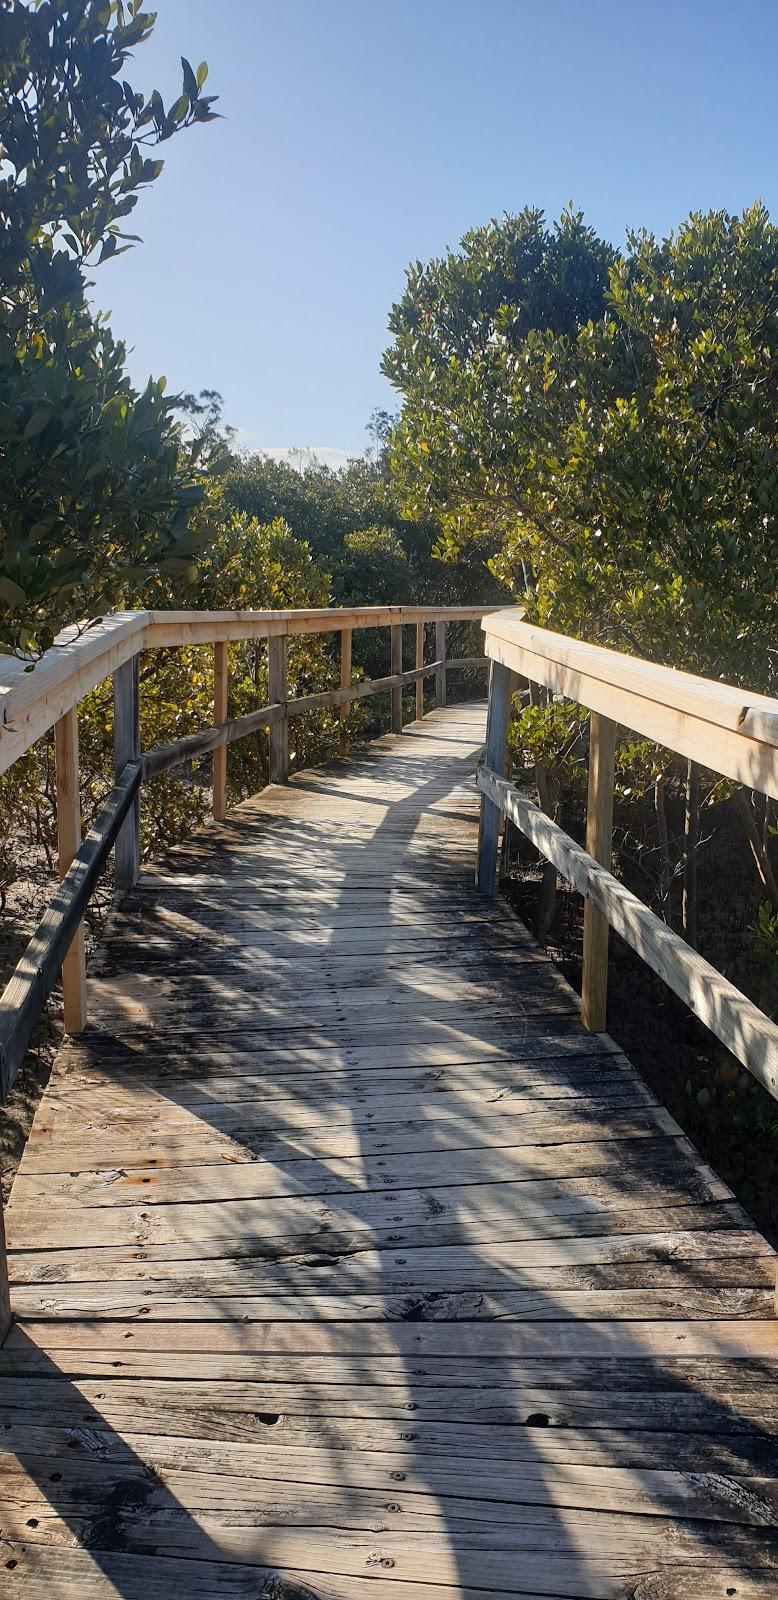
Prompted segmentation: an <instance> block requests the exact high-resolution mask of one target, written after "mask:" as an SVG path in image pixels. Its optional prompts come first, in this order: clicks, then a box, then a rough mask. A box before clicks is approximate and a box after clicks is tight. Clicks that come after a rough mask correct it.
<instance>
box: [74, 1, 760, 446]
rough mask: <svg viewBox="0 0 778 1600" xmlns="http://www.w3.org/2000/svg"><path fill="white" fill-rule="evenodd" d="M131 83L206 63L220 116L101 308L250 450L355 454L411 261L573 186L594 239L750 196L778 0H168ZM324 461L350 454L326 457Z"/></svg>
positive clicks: (112, 275)
mask: <svg viewBox="0 0 778 1600" xmlns="http://www.w3.org/2000/svg"><path fill="white" fill-rule="evenodd" d="M157 10H158V23H157V26H156V29H155V32H154V36H153V38H152V40H151V41H150V42H149V43H148V44H146V45H144V46H142V47H141V48H140V49H139V50H138V52H137V56H136V60H135V63H134V68H133V71H132V73H131V74H130V76H131V78H132V81H133V83H134V84H135V85H136V87H138V88H143V89H146V90H150V89H151V88H153V87H158V88H159V89H160V90H161V91H162V93H163V95H164V97H165V99H166V101H168V100H169V99H170V98H172V97H173V96H174V95H177V94H178V93H179V92H180V66H179V58H180V56H181V55H182V54H183V55H186V56H188V58H189V59H190V60H191V61H192V63H193V64H194V65H195V66H196V65H197V63H198V62H199V61H201V60H202V59H203V58H206V59H207V61H208V63H209V67H210V77H209V89H210V90H211V92H213V93H218V94H219V96H220V103H219V107H218V109H220V110H221V111H222V112H223V113H224V117H225V120H224V121H223V122H215V123H212V124H210V125H208V126H207V127H204V128H196V129H192V130H191V132H188V133H184V134H181V135H180V136H179V137H178V138H176V139H175V140H173V141H171V143H170V144H168V145H165V146H163V147H162V150H161V151H160V154H164V155H165V157H166V166H165V171H164V173H163V174H162V177H161V178H160V179H159V181H158V183H157V184H156V185H155V187H154V189H153V190H151V191H149V192H148V193H147V194H146V195H145V196H144V197H143V199H142V200H141V203H140V204H139V206H138V209H137V212H136V213H135V219H134V220H133V222H132V223H131V224H130V225H131V227H132V228H133V231H135V232H138V233H140V234H142V236H143V244H141V245H138V246H137V247H136V248H135V249H134V250H133V251H130V252H128V253H127V254H126V255H123V256H122V257H120V259H119V260H117V261H113V262H110V263H108V264H107V265H106V266H105V267H104V268H102V269H101V270H100V272H99V274H98V276H97V279H96V284H95V290H94V299H95V301H96V303H97V304H98V305H100V306H102V307H103V308H106V309H110V310H111V312H112V323H113V327H114V331H115V332H116V333H117V334H118V335H120V336H121V337H123V338H125V339H126V340H127V341H128V343H129V344H130V345H132V346H133V347H134V349H133V354H132V356H131V366H132V370H133V372H134V374H135V376H136V377H137V378H138V379H139V380H143V379H145V377H146V376H147V374H148V373H149V372H153V373H155V374H159V373H164V374H165V375H166V376H167V379H168V384H169V386H170V387H171V388H174V389H176V390H178V389H200V388H204V387H208V388H216V389H220V390H221V392H222V393H223V395H224V399H225V414H226V417H227V420H228V421H230V422H231V423H233V424H234V425H235V427H236V428H237V429H238V430H239V438H240V439H241V441H243V442H244V443H245V444H246V445H247V446H248V447H250V448H278V447H283V446H308V447H329V448H330V449H331V450H333V451H335V452H345V453H349V454H357V453H360V452H361V451H362V450H363V449H364V447H365V445H366V443H367V440H366V435H365V424H366V422H367V419H368V416H369V413H370V412H371V410H372V409H373V408H374V407H375V406H392V405H393V403H394V401H393V396H392V391H391V390H390V388H389V386H388V384H387V383H386V382H385V380H384V379H383V378H382V377H381V374H380V371H379V364H380V358H381V353H382V351H383V349H384V347H385V345H386V342H387V335H386V318H387V313H388V310H389V307H390V305H391V303H392V301H393V300H394V299H396V298H397V297H398V296H399V294H400V293H401V291H402V286H403V279H404V272H405V268H406V266H407V264H408V262H409V261H411V260H413V259H415V258H417V257H418V258H421V259H427V258H428V257H430V256H432V255H437V254H439V253H440V252H441V251H442V250H444V249H445V248H446V246H447V245H456V243H457V241H458V240H459V238H460V236H461V234H462V233H463V232H464V231H465V230H466V229H467V228H469V227H472V226H474V225H476V224H478V223H482V222H486V221H488V219H489V218H490V217H491V216H495V215H499V214H500V213H502V212H503V211H516V210H519V209H520V208H521V207H522V205H524V204H534V205H540V206H542V207H543V208H544V209H545V210H546V212H547V214H548V215H549V216H551V217H553V216H555V215H558V214H559V212H560V211H561V209H562V207H563V206H564V205H565V203H566V202H567V201H568V200H569V199H571V198H572V199H573V200H574V201H575V203H576V205H578V206H580V207H581V208H582V209H583V210H584V212H585V214H586V217H587V220H588V221H589V222H591V223H592V224H593V226H594V227H596V228H597V229H598V230H599V231H600V232H601V233H602V234H603V235H605V236H606V237H607V238H610V239H611V240H613V241H614V243H617V244H618V243H621V242H622V241H623V238H624V234H625V230H626V228H627V227H628V226H639V225H646V226H648V227H650V228H653V229H654V230H656V231H658V232H666V231H667V230H668V229H669V228H671V227H673V226H674V225H675V224H677V223H678V222H679V221H680V220H681V219H682V218H683V217H684V216H685V215H686V214H688V212H689V211H690V210H692V209H700V208H702V209H707V208H709V207H712V206H717V207H718V206H723V207H726V208H727V209H728V210H731V211H737V210H740V209H741V208H742V207H743V206H744V205H746V204H749V203H750V202H751V201H752V200H754V199H755V198H757V197H758V196H761V197H762V198H763V199H764V200H765V202H766V203H767V205H768V206H769V208H770V210H771V212H772V213H773V215H774V216H775V217H778V133H777V131H776V129H777V123H776V114H775V66H776V59H778V4H777V3H776V0H672V3H670V0H643V3H642V4H640V3H638V0H622V3H621V4H616V3H613V0H588V3H586V4H584V3H583V0H577V3H574V0H157ZM332 459H334V460H337V459H338V458H337V456H334V457H333V458H332Z"/></svg>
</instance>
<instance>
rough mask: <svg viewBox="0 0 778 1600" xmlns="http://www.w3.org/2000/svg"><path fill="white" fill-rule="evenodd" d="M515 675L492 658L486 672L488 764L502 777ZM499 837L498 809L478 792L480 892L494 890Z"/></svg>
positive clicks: (489, 893) (476, 883)
mask: <svg viewBox="0 0 778 1600" xmlns="http://www.w3.org/2000/svg"><path fill="white" fill-rule="evenodd" d="M514 681H515V680H514V674H513V673H512V672H511V671H510V670H509V668H508V667H504V666H503V665H502V663H501V662H499V661H493V662H492V665H491V668H490V671H489V709H488V711H487V715H486V749H485V752H484V756H485V761H486V765H487V767H489V768H490V769H491V771H492V772H496V773H497V775H498V777H500V778H501V777H502V776H503V771H504V767H505V743H506V739H507V735H508V722H509V720H510V714H511V695H512V694H513V689H514ZM499 836H500V808H499V806H496V805H495V803H494V801H493V800H490V799H489V798H488V796H487V795H485V794H482V795H481V820H480V824H479V828H478V861H477V865H476V870H475V886H476V888H477V889H478V890H479V892H480V893H481V894H486V895H489V896H491V897H493V896H494V895H495V894H496V892H497V847H498V842H499Z"/></svg>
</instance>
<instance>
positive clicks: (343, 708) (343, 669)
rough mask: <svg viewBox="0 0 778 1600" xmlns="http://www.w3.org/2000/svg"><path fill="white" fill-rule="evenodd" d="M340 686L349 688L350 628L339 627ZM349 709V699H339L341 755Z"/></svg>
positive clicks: (344, 742)
mask: <svg viewBox="0 0 778 1600" xmlns="http://www.w3.org/2000/svg"><path fill="white" fill-rule="evenodd" d="M340 687H341V689H350V688H351V629H350V628H341V630H340ZM350 710H351V701H350V700H346V699H344V700H341V702H340V709H339V715H340V753H341V755H345V753H346V720H347V718H348V714H349V711H350Z"/></svg>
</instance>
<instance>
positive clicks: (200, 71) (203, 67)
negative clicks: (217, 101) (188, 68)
mask: <svg viewBox="0 0 778 1600" xmlns="http://www.w3.org/2000/svg"><path fill="white" fill-rule="evenodd" d="M195 77H196V79H197V87H198V89H202V87H203V84H204V83H205V80H206V78H207V77H208V62H207V61H201V62H200V65H199V67H198V68H197V72H196V73H195Z"/></svg>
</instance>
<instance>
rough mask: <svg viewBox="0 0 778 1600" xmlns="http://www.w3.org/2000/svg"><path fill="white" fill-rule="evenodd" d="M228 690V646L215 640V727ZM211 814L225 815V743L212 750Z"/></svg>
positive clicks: (220, 818)
mask: <svg viewBox="0 0 778 1600" xmlns="http://www.w3.org/2000/svg"><path fill="white" fill-rule="evenodd" d="M228 691H229V646H228V645H227V644H226V643H225V641H224V640H223V639H222V640H217V642H216V644H215V645H214V647H213V719H214V723H215V724H216V726H217V727H219V726H221V725H222V724H223V723H225V722H226V721H227V696H228ZM213 815H214V820H215V821H216V822H223V821H224V819H225V817H226V815H227V745H226V743H225V744H219V745H216V746H215V748H214V752H213Z"/></svg>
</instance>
